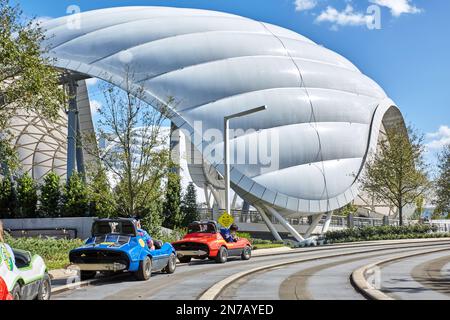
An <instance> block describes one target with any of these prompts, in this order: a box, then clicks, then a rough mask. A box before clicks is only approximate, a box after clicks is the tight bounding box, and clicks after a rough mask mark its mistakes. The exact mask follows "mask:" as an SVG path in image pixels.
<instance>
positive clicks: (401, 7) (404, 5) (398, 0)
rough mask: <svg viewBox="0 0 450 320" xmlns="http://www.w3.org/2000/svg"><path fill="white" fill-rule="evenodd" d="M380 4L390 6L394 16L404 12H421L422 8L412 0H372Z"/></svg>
mask: <svg viewBox="0 0 450 320" xmlns="http://www.w3.org/2000/svg"><path fill="white" fill-rule="evenodd" d="M370 2H372V3H375V4H377V5H379V6H382V7H386V8H389V9H390V10H391V14H392V15H393V16H394V17H399V16H401V15H402V14H404V13H412V14H414V13H420V12H422V10H421V9H419V8H417V7H416V6H414V5H413V4H412V3H411V0H370Z"/></svg>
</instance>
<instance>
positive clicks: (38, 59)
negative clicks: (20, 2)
mask: <svg viewBox="0 0 450 320" xmlns="http://www.w3.org/2000/svg"><path fill="white" fill-rule="evenodd" d="M44 40H45V36H44V34H43V31H42V29H41V28H40V26H39V24H36V22H35V21H33V20H30V19H27V18H26V17H25V16H24V15H23V13H22V11H21V9H20V8H19V7H18V6H13V5H11V3H10V1H9V0H0V61H1V64H0V88H1V92H0V131H3V130H4V129H5V128H6V127H7V125H8V123H9V121H10V120H11V119H12V117H13V116H14V115H16V114H17V110H18V109H24V110H26V111H32V112H35V113H38V114H42V116H43V117H46V118H48V119H56V118H57V117H58V112H59V110H60V108H61V106H62V105H63V103H64V93H63V89H62V87H61V86H60V85H59V83H60V82H59V73H58V71H57V70H56V69H55V68H53V67H51V62H52V61H51V59H50V58H45V53H47V49H46V48H43V46H42V42H43V41H44Z"/></svg>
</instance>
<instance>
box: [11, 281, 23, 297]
mask: <svg viewBox="0 0 450 320" xmlns="http://www.w3.org/2000/svg"><path fill="white" fill-rule="evenodd" d="M20 291H21V288H20V284H18V283H16V284H15V285H14V288H13V289H12V291H11V297H12V299H13V300H20V298H21V294H20V293H21V292H20Z"/></svg>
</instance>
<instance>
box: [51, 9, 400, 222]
mask: <svg viewBox="0 0 450 320" xmlns="http://www.w3.org/2000/svg"><path fill="white" fill-rule="evenodd" d="M79 18H80V20H79V27H77V26H75V27H74V26H73V25H71V24H70V23H69V24H68V21H67V20H68V19H67V17H63V18H59V19H55V20H52V21H49V22H47V23H46V24H44V25H43V28H44V29H46V30H47V31H46V32H47V38H48V40H47V43H46V44H45V45H46V46H49V47H50V53H49V54H50V56H51V57H52V58H56V59H55V61H54V65H55V66H56V67H59V68H63V69H67V70H72V71H76V72H79V73H82V74H86V75H89V76H92V77H97V78H100V79H103V80H106V81H109V82H111V83H113V84H116V85H117V86H119V87H122V88H125V86H126V84H125V82H126V80H125V79H126V77H127V75H126V72H125V70H132V71H133V86H134V87H133V90H136V91H137V90H140V88H143V89H144V90H145V97H144V99H145V100H146V101H147V102H149V103H152V102H154V101H155V99H156V100H158V101H160V102H162V103H167V102H168V101H170V100H171V98H173V102H171V103H169V105H168V106H169V108H170V110H171V111H172V116H171V120H172V122H173V123H174V124H175V125H176V126H177V127H178V128H181V129H183V130H186V132H188V136H190V140H191V142H192V143H194V145H195V147H196V148H197V149H198V150H199V151H200V152H203V151H204V150H205V148H206V147H208V146H209V147H211V145H215V146H216V147H217V150H221V148H222V147H221V145H222V144H223V140H222V141H212V142H211V141H209V142H208V141H205V140H204V139H196V136H199V135H200V136H203V132H204V131H206V130H208V129H221V130H222V126H223V118H224V116H227V115H229V114H234V113H237V112H240V111H244V110H246V109H249V108H254V107H257V106H260V105H266V106H267V108H268V110H267V111H265V112H262V113H259V114H256V115H253V116H249V117H246V118H242V119H237V120H235V121H234V122H233V123H232V128H235V129H237V128H240V129H243V130H244V131H246V130H248V129H255V132H253V133H247V134H244V135H243V136H241V137H238V138H236V139H235V140H236V141H239V140H240V139H248V138H249V137H253V138H255V137H256V138H258V137H259V138H260V139H262V138H263V137H268V136H269V137H271V139H276V141H277V142H278V145H277V150H271V153H272V156H276V157H278V159H277V166H276V167H273V166H270V165H269V166H267V165H266V164H264V165H263V164H246V163H242V164H235V165H233V166H232V171H231V183H232V188H233V189H234V190H235V191H236V192H237V193H238V194H239V195H240V196H241V197H242V198H243V199H245V200H247V201H248V202H250V203H251V204H254V205H258V206H265V207H270V208H272V209H273V208H275V209H276V210H277V211H278V212H280V213H282V215H284V216H289V215H292V214H294V213H295V214H300V215H312V214H317V213H323V212H329V211H331V210H335V209H338V208H340V207H343V206H344V205H346V204H348V203H349V202H351V201H352V200H354V199H355V198H356V197H357V195H358V182H357V181H358V179H357V178H358V176H359V175H360V174H361V172H362V170H363V167H364V164H365V161H366V159H367V157H368V155H369V154H370V152H373V151H374V150H375V149H376V146H377V142H378V135H379V131H380V129H381V128H382V126H383V124H384V125H389V123H391V121H393V120H395V119H396V120H401V118H402V117H401V114H400V112H399V110H398V109H397V108H396V107H395V104H394V103H393V102H392V101H391V100H390V99H389V98H388V97H387V95H386V93H385V92H384V91H383V90H382V89H381V88H380V87H379V86H378V85H377V84H376V83H375V82H374V81H372V80H371V79H369V78H368V77H367V76H365V75H364V74H362V73H361V72H360V71H359V70H358V69H357V68H356V67H355V66H354V65H353V64H352V63H350V62H349V61H348V60H346V59H345V58H344V57H342V56H340V55H339V54H337V53H335V52H332V51H330V50H328V49H326V48H324V47H323V46H320V45H317V44H315V43H314V42H313V41H311V40H309V39H307V38H305V37H303V36H301V35H299V34H297V33H295V32H293V31H290V30H287V29H283V28H280V27H277V26H274V25H271V24H268V23H263V22H258V21H254V20H251V19H247V18H244V17H240V16H236V15H231V14H226V13H220V12H213V11H204V10H194V9H179V8H165V7H123V8H112V9H104V10H96V11H90V12H85V13H81V14H80V17H79ZM70 20H72V19H70ZM72 24H73V22H72ZM196 121H201V124H202V129H201V130H202V131H203V132H199V130H197V126H195V122H196ZM250 149H251V148H246V150H245V151H244V152H245V153H246V154H245V156H246V158H248V157H250V156H251V155H250V154H249V152H250ZM203 157H204V159H205V160H206V161H207V162H208V163H210V164H211V165H212V166H213V167H215V168H216V170H217V171H218V172H220V173H223V171H224V168H223V163H222V162H223V160H221V161H217V160H215V158H214V157H213V156H212V155H211V154H209V153H206V152H204V153H203Z"/></svg>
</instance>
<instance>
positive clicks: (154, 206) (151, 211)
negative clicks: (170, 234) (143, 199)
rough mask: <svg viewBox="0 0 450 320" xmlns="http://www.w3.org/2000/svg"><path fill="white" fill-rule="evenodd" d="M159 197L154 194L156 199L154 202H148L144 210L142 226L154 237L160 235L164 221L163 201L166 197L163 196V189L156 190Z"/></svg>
mask: <svg viewBox="0 0 450 320" xmlns="http://www.w3.org/2000/svg"><path fill="white" fill-rule="evenodd" d="M155 192H156V193H157V194H158V195H159V197H157V196H154V197H153V198H154V199H155V200H154V201H152V202H149V203H147V206H146V208H145V209H144V210H143V214H142V216H143V219H142V226H143V228H144V229H145V230H147V231H148V232H149V233H150V234H151V235H152V236H153V237H160V236H161V235H162V234H161V226H162V223H163V216H162V210H163V201H164V198H163V197H162V196H161V195H162V194H163V192H162V191H161V190H155Z"/></svg>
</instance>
